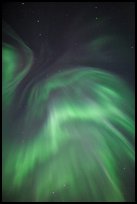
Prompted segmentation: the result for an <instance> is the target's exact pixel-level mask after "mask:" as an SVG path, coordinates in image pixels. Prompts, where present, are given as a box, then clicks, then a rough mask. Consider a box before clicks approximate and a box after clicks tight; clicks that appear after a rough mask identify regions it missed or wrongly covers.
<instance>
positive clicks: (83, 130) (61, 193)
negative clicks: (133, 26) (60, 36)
mask: <svg viewBox="0 0 137 204" xmlns="http://www.w3.org/2000/svg"><path fill="white" fill-rule="evenodd" d="M93 24H94V23H93ZM73 26H74V27H75V24H74V25H73ZM73 26H72V28H73ZM94 26H95V25H94ZM94 26H93V27H94ZM97 26H98V25H97ZM83 30H84V31H85V32H87V30H86V29H85V28H83ZM26 32H27V31H26ZM88 32H89V31H88ZM75 35H76V36H77V32H74V36H75ZM80 35H82V32H80ZM78 36H79V35H78ZM79 39H80V37H79ZM121 39H122V38H121V37H119V36H118V37H117V36H114V35H106V34H102V35H101V36H97V37H96V38H95V37H94V38H93V39H89V41H88V43H87V42H83V41H82V42H81V43H80V44H79V48H76V49H75V52H76V53H75V54H74V52H73V48H71V49H70V47H69V49H68V51H67V52H65V53H63V55H62V56H61V57H57V60H54V61H53V63H52V64H50V63H49V61H50V59H49V61H48V59H47V58H48V57H49V58H50V55H48V54H47V55H44V59H45V58H46V62H45V61H44V62H43V60H38V62H37V61H36V59H35V52H34V51H33V49H31V48H30V47H31V46H30V47H29V46H28V45H27V44H26V43H25V42H24V41H23V40H22V39H21V37H19V36H18V34H16V32H14V31H13V30H12V28H11V27H10V26H8V25H7V24H6V23H5V22H4V23H3V39H2V41H3V42H2V120H3V123H2V195H3V198H2V199H3V201H5V202H6V201H9V202H13V201H14V202H17V201H18V202H127V201H129V202H133V201H134V199H135V198H134V196H135V195H134V194H135V192H134V191H135V189H134V188H135V187H134V180H135V175H134V174H135V149H134V142H135V122H134V114H135V104H134V103H135V99H134V91H133V89H132V88H131V87H130V86H129V85H128V83H127V82H126V80H123V79H122V78H121V77H119V76H118V74H116V73H115V72H113V71H111V69H110V70H107V69H106V70H105V69H103V68H102V67H99V66H94V65H96V63H95V61H99V64H101V63H102V64H103V66H106V64H107V61H108V63H109V64H108V65H109V66H110V65H111V63H113V60H118V61H120V63H121V64H122V63H123V62H124V61H126V63H127V64H128V63H129V61H130V60H128V59H127V58H125V56H130V55H132V54H131V53H130V54H129V55H128V51H126V46H127V44H126V41H124V39H123V40H121ZM112 42H115V43H114V45H113V48H112V45H111V43H112ZM118 42H119V43H120V42H121V46H120V47H119V45H118ZM109 43H110V44H109ZM109 45H110V47H109ZM106 47H107V48H106ZM108 47H109V48H108ZM105 49H106V50H107V49H108V50H107V51H106V50H105ZM124 49H125V52H124ZM117 50H118V52H116V51H117ZM120 53H122V54H121V55H120ZM120 56H121V60H119V59H120ZM42 57H43V56H42ZM51 59H53V58H52V57H51ZM124 59H125V60H124ZM89 60H91V61H90V64H89V63H87V62H89ZM51 61H52V60H51ZM92 63H93V66H92V65H91V64H92ZM84 64H85V65H84ZM87 64H88V65H87ZM41 67H42V68H41ZM43 67H44V68H43ZM48 67H49V68H48ZM58 67H59V68H58ZM55 68H56V70H55ZM131 69H132V68H131ZM49 70H50V71H49ZM45 72H49V75H47V73H46V74H45Z"/></svg>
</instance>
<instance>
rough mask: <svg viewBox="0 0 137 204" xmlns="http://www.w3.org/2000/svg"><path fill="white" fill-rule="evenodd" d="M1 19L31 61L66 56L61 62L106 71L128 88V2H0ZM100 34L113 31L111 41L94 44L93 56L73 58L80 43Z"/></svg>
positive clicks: (130, 16)
mask: <svg viewBox="0 0 137 204" xmlns="http://www.w3.org/2000/svg"><path fill="white" fill-rule="evenodd" d="M3 19H4V20H5V21H6V23H8V24H9V25H10V26H11V27H12V29H14V30H15V31H16V32H17V34H18V35H19V36H20V37H21V38H22V39H23V41H25V43H26V44H27V45H28V46H29V47H30V49H32V50H33V52H34V59H35V61H36V62H40V60H44V62H45V63H46V64H48V67H51V66H52V65H53V64H54V63H55V62H56V61H58V60H59V59H61V57H62V56H64V54H65V53H66V55H67V56H69V59H68V57H66V58H67V59H66V58H64V60H69V63H72V64H74V63H75V64H78V63H79V64H82V63H83V64H84V65H85V64H87V65H90V66H95V67H101V68H103V69H106V70H109V71H112V72H114V73H116V74H118V75H120V76H122V77H123V78H124V79H125V80H126V81H127V82H128V83H129V84H130V85H131V86H133V87H134V44H135V39H134V38H135V36H134V35H135V31H134V29H135V28H134V27H135V14H134V3H133V2H125V3H120V2H117V3H116V2H115V3H113V2H110V3H104V2H92V3H91V2H87V3H82V2H81V3H80V2H78V3H77V2H73V3H68V2H65V3H63V2H60V3H56V2H51V3H48V2H47V3H44V2H40V3H37V2H33V3H31V2H28V3H25V2H12V3H9V2H8V3H4V4H3ZM104 35H105V36H114V35H115V36H116V38H117V39H116V40H114V39H113V40H112V41H109V42H108V41H107V42H106V43H104V44H102V45H100V47H98V50H96V52H97V56H94V58H92V56H91V57H90V58H89V59H86V60H84V61H83V60H82V59H81V61H80V59H78V60H77V59H76V58H79V55H80V58H82V57H83V58H84V56H81V54H79V53H78V49H79V48H80V47H81V44H82V45H83V44H84V43H89V41H90V40H91V41H92V39H95V38H96V37H97V38H100V37H101V36H104ZM120 38H121V39H122V40H123V42H122V41H121V39H120ZM122 49H123V50H122ZM100 50H101V52H104V53H103V57H104V58H103V57H102V56H101V55H102V53H100V52H99V51H100ZM73 52H74V53H73ZM98 52H99V53H98ZM83 55H84V54H83ZM91 55H92V54H91ZM43 58H44V59H43ZM79 61H80V62H79ZM44 67H45V66H44ZM34 69H35V68H34ZM41 69H42V68H41ZM43 69H44V68H43ZM51 69H52V70H51ZM58 69H59V68H58V67H54V68H53V67H52V68H46V71H47V73H48V74H50V73H52V72H57V71H58Z"/></svg>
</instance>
